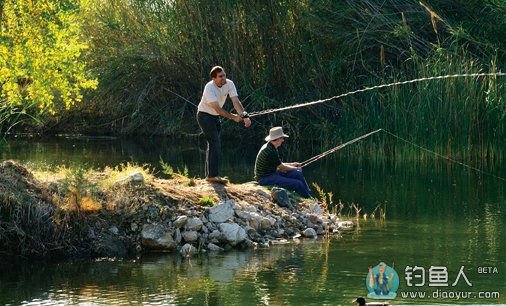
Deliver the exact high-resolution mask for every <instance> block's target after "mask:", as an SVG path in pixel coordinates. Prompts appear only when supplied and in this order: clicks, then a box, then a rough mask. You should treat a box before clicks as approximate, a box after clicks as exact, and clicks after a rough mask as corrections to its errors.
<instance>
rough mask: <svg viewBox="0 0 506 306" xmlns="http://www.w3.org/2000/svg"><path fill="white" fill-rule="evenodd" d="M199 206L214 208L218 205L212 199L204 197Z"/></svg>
mask: <svg viewBox="0 0 506 306" xmlns="http://www.w3.org/2000/svg"><path fill="white" fill-rule="evenodd" d="M199 205H201V206H214V205H216V201H215V200H214V199H213V198H211V197H203V198H202V199H200V201H199Z"/></svg>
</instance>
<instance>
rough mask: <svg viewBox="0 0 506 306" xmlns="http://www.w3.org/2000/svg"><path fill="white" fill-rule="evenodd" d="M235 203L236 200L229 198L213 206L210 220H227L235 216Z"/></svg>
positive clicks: (210, 211)
mask: <svg viewBox="0 0 506 306" xmlns="http://www.w3.org/2000/svg"><path fill="white" fill-rule="evenodd" d="M234 205H235V204H234V201H232V200H227V201H225V202H223V203H220V204H218V205H216V206H213V207H211V209H210V210H209V221H211V222H217V223H221V222H225V221H227V220H228V219H230V218H231V217H233V216H234Z"/></svg>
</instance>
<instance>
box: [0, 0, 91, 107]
mask: <svg viewBox="0 0 506 306" xmlns="http://www.w3.org/2000/svg"><path fill="white" fill-rule="evenodd" d="M87 48H88V45H87V43H86V41H85V37H84V34H83V31H82V27H81V19H80V15H79V6H78V5H76V4H75V2H74V1H69V0H68V1H65V0H64V1H55V0H40V1H33V0H28V1H16V0H7V1H3V4H2V10H1V23H0V92H1V98H0V101H1V103H2V106H4V107H5V106H6V105H7V106H10V107H15V106H23V109H25V110H26V109H30V108H31V107H32V106H36V107H38V108H39V109H40V111H41V112H45V111H47V112H49V113H50V114H55V113H56V111H57V110H61V109H69V108H70V107H71V106H72V105H74V104H75V103H76V102H80V101H81V100H82V98H83V95H82V93H81V91H82V89H87V88H96V86H97V80H95V79H92V78H89V77H88V76H87V70H86V62H84V61H83V60H82V58H81V54H82V53H83V52H84V51H85V50H86V49H87Z"/></svg>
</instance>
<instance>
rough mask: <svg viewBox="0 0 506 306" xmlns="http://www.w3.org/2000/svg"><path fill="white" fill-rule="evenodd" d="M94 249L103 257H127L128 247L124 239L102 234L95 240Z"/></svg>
mask: <svg viewBox="0 0 506 306" xmlns="http://www.w3.org/2000/svg"><path fill="white" fill-rule="evenodd" d="M93 251H94V252H95V253H96V254H97V255H98V256H102V257H126V256H127V255H128V252H127V249H126V247H125V244H124V243H123V241H121V240H120V239H119V238H117V237H114V236H112V235H109V234H105V235H100V236H99V237H98V238H97V240H95V241H93Z"/></svg>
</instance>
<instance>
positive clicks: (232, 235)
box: [220, 223, 247, 246]
mask: <svg viewBox="0 0 506 306" xmlns="http://www.w3.org/2000/svg"><path fill="white" fill-rule="evenodd" d="M220 231H221V232H222V233H223V235H224V238H225V239H226V240H227V241H228V243H230V245H232V246H234V245H237V244H238V243H240V242H242V241H244V239H246V237H247V235H246V231H245V230H244V229H243V228H242V227H240V226H239V225H238V224H236V223H222V224H220Z"/></svg>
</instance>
